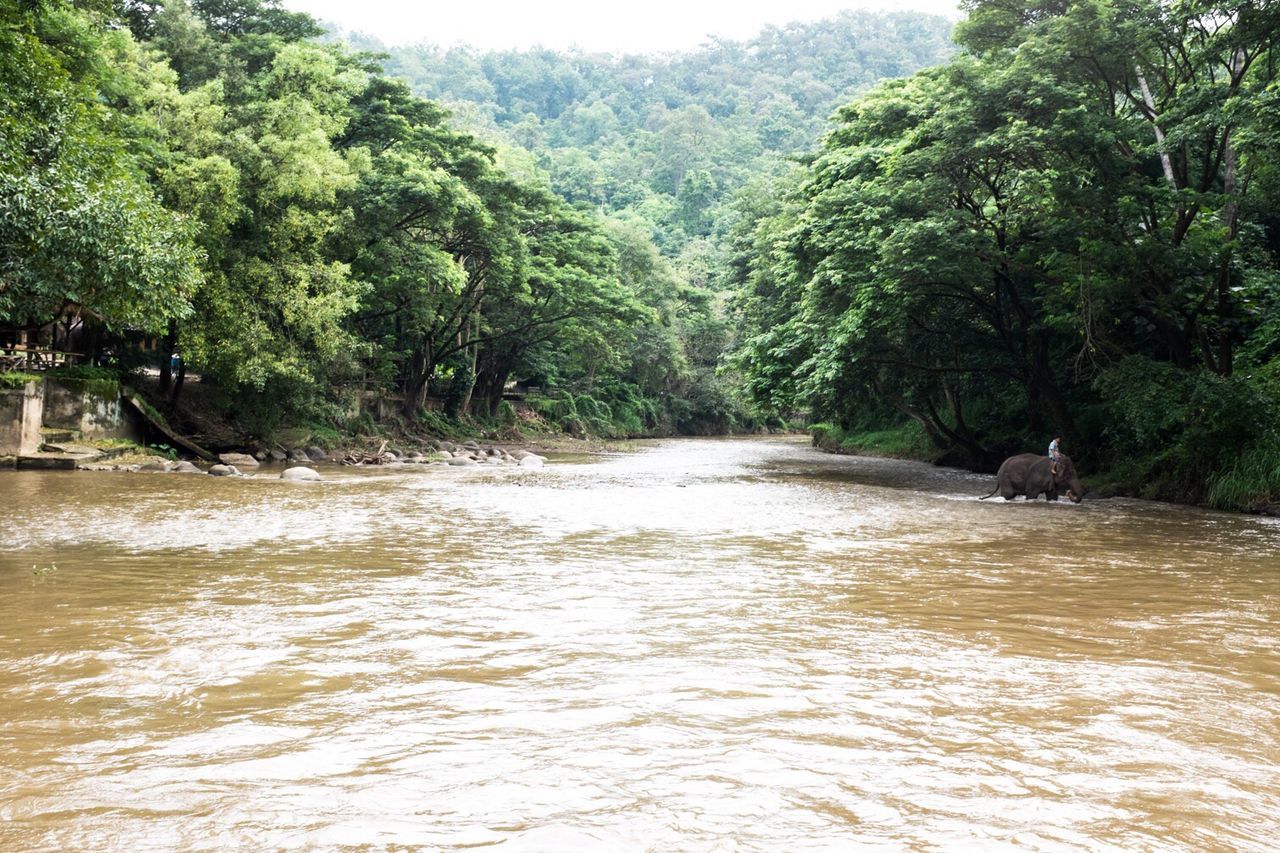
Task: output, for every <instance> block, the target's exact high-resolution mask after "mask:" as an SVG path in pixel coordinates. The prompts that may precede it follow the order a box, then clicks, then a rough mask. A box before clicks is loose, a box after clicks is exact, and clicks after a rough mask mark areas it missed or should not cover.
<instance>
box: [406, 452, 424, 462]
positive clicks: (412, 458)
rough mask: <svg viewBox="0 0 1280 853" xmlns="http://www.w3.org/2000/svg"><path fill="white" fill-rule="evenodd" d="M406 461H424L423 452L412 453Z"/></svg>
mask: <svg viewBox="0 0 1280 853" xmlns="http://www.w3.org/2000/svg"><path fill="white" fill-rule="evenodd" d="M406 461H408V462H421V461H422V454H421V453H410V454H409V455H408V456H407V457H406Z"/></svg>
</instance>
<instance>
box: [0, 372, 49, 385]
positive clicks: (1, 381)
mask: <svg viewBox="0 0 1280 853" xmlns="http://www.w3.org/2000/svg"><path fill="white" fill-rule="evenodd" d="M42 380H43V377H41V376H38V375H36V374H34V373H23V372H21V371H18V370H6V371H3V372H0V388H10V389H13V388H25V387H27V384H28V383H30V382H40V381H42Z"/></svg>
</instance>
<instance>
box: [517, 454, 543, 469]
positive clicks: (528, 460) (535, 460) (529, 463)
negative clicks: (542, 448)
mask: <svg viewBox="0 0 1280 853" xmlns="http://www.w3.org/2000/svg"><path fill="white" fill-rule="evenodd" d="M546 464H547V460H546V459H544V458H543V457H541V456H539V455H538V454H536V453H530V454H528V455H526V456H525V457H524V458H523V459H521V460H520V467H521V468H541V467H542V466H543V465H546Z"/></svg>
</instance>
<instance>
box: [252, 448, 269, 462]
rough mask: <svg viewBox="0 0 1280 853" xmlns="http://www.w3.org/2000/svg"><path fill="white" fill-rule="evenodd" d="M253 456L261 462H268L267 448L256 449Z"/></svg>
mask: <svg viewBox="0 0 1280 853" xmlns="http://www.w3.org/2000/svg"><path fill="white" fill-rule="evenodd" d="M253 458H254V459H257V460H258V461H259V462H266V461H267V451H265V450H255V451H253Z"/></svg>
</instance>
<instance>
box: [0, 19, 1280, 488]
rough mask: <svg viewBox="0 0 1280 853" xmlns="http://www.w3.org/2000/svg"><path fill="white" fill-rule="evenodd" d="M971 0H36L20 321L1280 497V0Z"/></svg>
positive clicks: (643, 421) (510, 412)
mask: <svg viewBox="0 0 1280 853" xmlns="http://www.w3.org/2000/svg"><path fill="white" fill-rule="evenodd" d="M965 7H966V12H967V14H968V17H967V19H966V20H965V21H963V22H962V23H960V24H959V25H958V26H956V27H955V28H954V33H953V32H952V30H953V26H952V24H951V23H950V22H948V21H946V20H944V19H941V18H936V17H930V16H923V15H914V14H905V13H904V14H871V13H845V14H843V15H841V16H839V17H837V18H835V19H832V20H827V21H822V22H817V23H810V24H795V25H789V26H787V27H784V28H770V29H767V30H766V31H764V32H762V33H761V34H760V35H758V36H757V37H755V38H753V39H751V40H749V41H746V42H733V41H725V40H711V41H709V42H708V43H707V44H706V45H704V46H703V48H701V49H699V50H697V51H691V52H687V53H683V54H673V55H666V56H611V55H601V54H592V53H585V52H555V51H547V50H528V51H500V52H482V51H477V50H473V49H469V48H463V47H455V48H447V49H446V48H437V47H431V46H415V47H393V48H388V47H385V46H383V45H381V44H378V43H377V42H375V41H373V40H371V39H369V38H367V37H363V36H360V35H358V34H350V33H346V34H343V33H335V32H332V31H326V28H325V27H324V26H322V25H321V24H320V23H318V22H317V21H315V20H314V19H312V18H310V17H309V16H307V15H303V14H299V13H294V12H290V11H287V10H286V9H284V8H283V7H282V6H281V5H280V3H279V2H277V0H114V2H113V0H23V2H18V0H3V4H2V5H0V10H2V11H0V16H2V19H3V20H2V22H0V23H2V25H0V41H2V42H3V43H2V44H0V336H5V337H6V338H12V336H13V335H15V334H16V333H19V332H24V333H32V332H35V331H38V330H41V329H44V328H47V327H49V326H50V325H51V324H53V323H54V321H65V322H66V327H67V328H68V329H70V328H71V322H70V318H72V317H74V318H75V319H76V321H77V323H79V324H80V325H79V326H77V328H80V329H82V331H83V336H84V339H82V340H80V341H78V342H77V345H79V346H81V347H83V348H84V349H85V350H86V351H87V352H89V353H91V354H92V355H93V356H94V357H95V358H96V359H97V360H98V361H100V362H102V363H104V364H105V365H106V369H108V370H111V371H115V372H118V373H121V374H128V373H129V372H130V371H133V370H136V369H137V368H139V367H143V366H147V365H152V366H159V367H160V368H161V372H160V376H159V381H158V383H157V385H156V388H155V391H154V394H155V401H156V403H157V404H158V405H159V407H160V408H162V409H166V408H167V409H168V410H169V411H170V412H176V411H177V410H178V409H179V408H180V406H181V404H182V401H183V400H184V399H186V398H189V397H190V395H191V394H192V393H193V388H192V383H191V382H186V381H185V376H186V372H187V371H191V372H194V373H196V374H198V375H199V376H200V379H201V381H200V383H199V387H200V389H201V392H202V394H203V398H202V403H203V404H205V405H214V404H215V403H216V406H217V407H218V408H219V410H220V413H221V415H222V416H223V417H224V418H225V419H227V420H228V421H229V422H232V423H235V424H236V425H237V428H238V429H239V430H240V431H241V434H242V435H245V436H257V437H262V438H266V437H269V436H270V435H272V433H273V432H275V431H277V430H279V429H281V428H283V427H292V428H302V429H304V430H308V429H309V430H311V431H313V432H315V433H320V432H327V433H328V434H331V435H336V434H337V433H339V432H344V431H345V432H351V431H363V432H369V431H378V430H383V429H387V428H390V427H394V428H397V429H401V428H403V429H406V430H424V431H430V430H435V431H440V430H449V429H454V428H457V427H458V426H459V425H465V424H481V425H485V426H486V427H493V428H514V427H515V426H516V424H517V420H518V419H519V418H520V417H525V416H531V417H534V418H536V419H537V420H538V422H540V423H543V424H546V425H548V426H552V427H556V428H563V429H567V430H569V431H571V432H575V433H578V434H594V435H605V436H620V435H645V434H650V435H652V434H669V433H688V434H701V433H716V432H725V431H729V430H734V429H752V428H758V427H761V426H764V425H771V426H781V425H783V424H785V423H787V422H794V421H796V420H805V419H807V420H809V421H811V422H813V423H815V425H816V426H815V430H816V432H817V434H818V438H819V440H820V441H821V442H822V443H823V444H824V445H826V446H828V447H832V448H846V449H853V450H868V449H870V450H879V451H881V452H894V453H901V454H905V455H914V456H920V457H924V458H936V459H941V460H946V461H951V462H955V463H957V464H966V465H971V466H975V467H980V468H990V467H991V466H993V465H994V464H996V463H997V462H998V461H999V460H1000V459H1001V458H1002V457H1003V456H1004V455H1006V454H1009V453H1011V452H1016V451H1021V450H1026V449H1032V448H1035V449H1038V448H1041V447H1043V446H1044V445H1045V444H1047V443H1048V440H1049V439H1050V438H1052V437H1054V436H1060V437H1061V438H1062V442H1063V448H1064V450H1066V452H1067V453H1069V454H1070V455H1072V456H1073V457H1074V458H1075V459H1076V461H1077V462H1078V463H1079V464H1080V465H1081V468H1082V469H1083V470H1084V471H1085V472H1086V473H1092V474H1093V475H1094V482H1095V483H1106V484H1108V486H1109V487H1113V488H1120V489H1123V490H1126V491H1129V492H1133V493H1139V494H1143V495H1146V496H1150V497H1168V498H1174V499H1180V500H1207V501H1209V502H1211V503H1213V504H1214V505H1218V506H1223V507H1234V508H1249V507H1257V506H1263V505H1266V504H1268V503H1276V502H1280V312H1278V310H1277V309H1280V304H1278V303H1280V267H1278V266H1277V252H1278V251H1280V206H1277V203H1276V202H1275V201H1274V199H1276V198H1277V197H1280V154H1277V152H1278V151H1280V146H1277V142H1278V141H1280V139H1278V138H1277V137H1278V134H1280V79H1278V78H1277V66H1276V61H1277V59H1278V58H1280V53H1277V51H1276V39H1277V36H1278V35H1280V9H1277V8H1275V7H1274V6H1272V5H1269V4H1267V3H1264V2H1243V3H1211V2H1204V1H1203V0H1179V2H1162V0H1079V2H1075V0H1033V2H1020V0H970V2H967V3H966V4H965ZM953 38H954V41H953ZM921 69H923V70H921ZM833 116H834V118H833ZM68 335H69V333H68ZM0 343H3V341H0ZM175 353H180V355H181V360H177V359H171V358H170V356H171V354H175ZM171 365H172V366H174V367H175V369H176V371H177V372H171V370H170V366H171ZM515 380H520V381H521V383H522V386H534V387H537V388H538V389H540V393H537V394H534V395H531V396H530V397H529V398H528V402H527V405H526V406H525V407H524V408H522V409H521V410H520V411H517V410H516V409H515V408H513V407H512V406H510V405H509V404H508V403H506V402H505V401H504V400H503V392H504V389H506V388H509V387H510V383H511V382H513V381H515ZM371 401H372V402H371ZM388 404H390V405H388ZM375 417H376V419H377V420H378V422H377V423H375V422H374V418H375Z"/></svg>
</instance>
